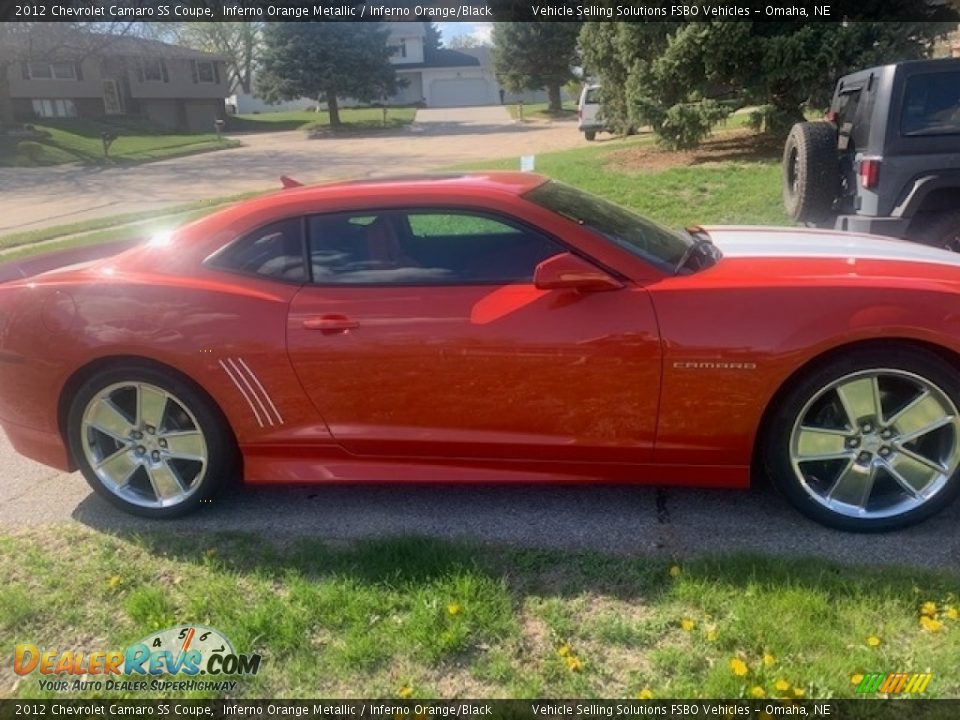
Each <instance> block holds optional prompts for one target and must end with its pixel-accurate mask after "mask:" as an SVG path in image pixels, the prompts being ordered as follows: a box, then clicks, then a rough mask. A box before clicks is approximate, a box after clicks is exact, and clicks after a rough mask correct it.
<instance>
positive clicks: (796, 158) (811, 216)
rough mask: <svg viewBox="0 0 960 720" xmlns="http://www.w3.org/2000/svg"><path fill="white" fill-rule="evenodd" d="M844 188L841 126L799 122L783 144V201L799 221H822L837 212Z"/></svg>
mask: <svg viewBox="0 0 960 720" xmlns="http://www.w3.org/2000/svg"><path fill="white" fill-rule="evenodd" d="M839 189H840V159H839V156H838V154H837V129H836V127H835V126H834V125H833V124H831V123H828V122H803V123H797V124H796V125H794V126H793V128H792V129H791V130H790V134H789V135H788V136H787V143H786V145H785V146H784V148H783V205H784V207H785V208H786V211H787V214H788V215H789V216H790V218H791V219H793V220H794V221H795V222H802V223H813V224H820V223H823V222H824V221H826V220H829V219H830V218H831V217H832V215H833V201H834V199H835V198H836V197H837V192H838V191H839Z"/></svg>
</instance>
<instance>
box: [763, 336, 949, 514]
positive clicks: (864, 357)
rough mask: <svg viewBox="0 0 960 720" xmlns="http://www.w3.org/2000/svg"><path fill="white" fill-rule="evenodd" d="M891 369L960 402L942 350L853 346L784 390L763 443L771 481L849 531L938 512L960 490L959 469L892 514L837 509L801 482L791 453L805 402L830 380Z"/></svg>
mask: <svg viewBox="0 0 960 720" xmlns="http://www.w3.org/2000/svg"><path fill="white" fill-rule="evenodd" d="M877 369H891V370H901V371H905V372H908V373H912V374H914V375H917V376H920V377H921V378H923V379H925V380H926V381H927V382H929V383H931V384H933V385H935V386H936V387H938V388H939V389H940V390H941V391H942V392H943V393H944V394H945V395H946V396H947V397H948V398H950V399H951V400H952V401H953V402H954V403H955V404H956V405H958V406H960V379H958V374H957V371H956V368H954V367H952V366H951V365H949V364H948V363H946V362H945V361H944V360H942V359H941V358H940V357H939V356H937V355H935V354H933V353H930V352H927V351H924V350H921V349H915V348H908V347H899V348H897V347H891V348H889V349H883V350H875V349H871V350H852V351H850V352H849V353H847V354H845V355H842V356H836V357H834V358H832V359H830V360H828V361H826V362H824V363H821V364H819V365H817V366H814V367H812V368H811V369H810V370H809V371H808V372H807V373H806V374H804V375H803V376H801V377H800V378H799V380H798V381H797V382H795V383H794V384H793V386H792V387H791V388H790V389H789V390H788V392H787V393H786V394H785V395H784V397H783V398H782V400H781V402H780V403H779V406H778V407H777V408H776V409H775V411H774V413H775V414H774V415H773V417H772V418H771V422H770V424H769V426H768V429H767V431H766V432H765V435H764V438H763V440H762V442H763V445H762V446H761V449H762V453H763V462H764V469H765V470H766V473H767V475H768V477H769V479H770V480H771V482H772V484H773V485H774V486H775V487H776V488H777V489H778V490H779V491H780V492H781V493H783V495H784V496H786V498H787V499H788V500H789V501H790V503H791V504H792V505H793V506H794V507H795V508H797V510H799V511H800V512H801V513H803V514H804V515H806V516H807V517H809V518H812V519H813V520H816V521H817V522H819V523H821V524H822V525H826V526H827V527H831V528H835V529H838V530H845V531H850V532H882V531H887V530H896V529H899V528H904V527H907V526H909V525H913V524H916V523H918V522H920V521H922V520H925V519H926V518H929V517H930V516H932V515H934V514H936V513H938V512H940V511H941V510H943V509H944V508H945V507H947V506H948V505H949V504H950V503H952V502H953V501H954V500H956V498H957V496H958V495H960V470H958V471H956V472H954V474H953V475H952V476H951V477H950V478H949V479H948V480H947V482H946V484H945V485H944V486H943V487H942V488H941V489H940V490H939V492H937V493H936V494H935V495H933V497H931V498H930V499H928V500H927V501H926V502H924V503H923V504H921V505H920V506H919V507H915V508H913V509H912V510H909V511H907V512H904V513H902V514H899V515H895V516H891V517H879V518H860V517H850V516H848V515H843V514H840V513H838V512H834V511H832V510H830V509H828V508H827V507H825V506H824V505H823V504H821V503H820V502H818V501H817V500H815V499H814V498H813V497H812V496H811V494H810V493H809V492H808V491H807V490H806V489H805V488H804V486H803V485H802V484H801V482H800V480H799V478H798V477H797V473H796V472H795V471H794V468H793V463H792V461H791V455H790V443H791V433H792V431H793V427H794V423H795V422H797V420H798V417H799V415H800V413H801V412H802V411H803V409H804V407H805V406H806V405H807V403H808V402H809V401H810V400H811V399H812V398H813V397H815V395H816V394H817V393H818V392H819V391H820V390H821V389H822V388H824V387H826V386H828V385H829V384H830V383H832V382H834V381H836V380H838V379H840V378H843V377H845V376H847V375H850V374H852V373H857V372H862V371H869V370H877Z"/></svg>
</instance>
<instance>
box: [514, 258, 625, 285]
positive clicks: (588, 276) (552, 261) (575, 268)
mask: <svg viewBox="0 0 960 720" xmlns="http://www.w3.org/2000/svg"><path fill="white" fill-rule="evenodd" d="M533 284H534V285H536V286H537V288H539V289H540V290H582V291H584V292H588V291H590V292H595V291H598V290H619V289H620V288H622V287H623V283H622V282H620V281H619V280H617V279H616V278H614V277H611V276H610V275H608V274H607V273H605V272H604V271H603V270H601V269H600V268H598V267H597V266H596V265H593V264H591V263H589V262H587V261H586V260H584V259H583V258H580V257H577V256H576V255H573V254H571V253H560V254H559V255H554V256H553V257H548V258H547V259H546V260H544V261H543V262H542V263H540V264H539V265H537V269H536V270H534V272H533Z"/></svg>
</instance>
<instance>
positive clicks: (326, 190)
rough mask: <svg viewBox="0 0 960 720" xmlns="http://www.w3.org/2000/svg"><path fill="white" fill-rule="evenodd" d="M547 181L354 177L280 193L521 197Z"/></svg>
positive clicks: (531, 177) (503, 176) (501, 175)
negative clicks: (346, 191)
mask: <svg viewBox="0 0 960 720" xmlns="http://www.w3.org/2000/svg"><path fill="white" fill-rule="evenodd" d="M546 181H547V178H545V177H543V176H542V175H537V174H536V173H530V172H510V171H487V172H473V173H419V174H411V175H392V176H389V175H388V176H384V177H373V178H354V179H350V180H339V181H335V182H331V183H322V184H320V185H305V186H303V187H298V188H290V189H287V190H283V191H282V192H283V194H284V195H286V194H287V193H290V194H291V196H292V195H293V194H296V195H303V196H311V195H313V196H317V197H318V198H319V197H322V196H325V195H335V194H339V193H337V192H336V191H337V190H338V189H340V188H349V190H350V193H351V194H356V193H363V194H366V193H367V192H369V193H371V194H382V193H384V192H390V191H405V190H410V191H414V192H421V191H424V192H430V191H445V190H454V191H468V192H470V191H475V192H478V193H485V192H494V193H507V194H509V195H522V194H523V193H525V192H527V191H529V190H533V188H535V187H537V186H539V185H542V184H543V183H545V182H546Z"/></svg>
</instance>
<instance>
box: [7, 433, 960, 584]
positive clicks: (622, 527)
mask: <svg viewBox="0 0 960 720" xmlns="http://www.w3.org/2000/svg"><path fill="white" fill-rule="evenodd" d="M0 477H2V481H0V531H12V530H14V529H17V528H24V527H29V526H38V525H50V524H63V523H74V522H77V523H81V524H84V525H88V526H90V527H93V528H97V529H99V530H104V531H108V532H113V531H118V530H127V531H131V530H132V531H144V530H155V531H170V532H181V533H192V532H252V533H262V534H263V535H264V536H266V537H271V538H276V539H280V540H284V539H291V538H298V537H316V538H321V539H324V540H332V541H342V540H353V539H361V538H371V537H381V536H390V535H401V534H415V535H426V536H429V537H436V538H444V539H458V538H475V539H479V540H482V541H486V542H491V543H498V544H508V545H517V546H522V547H531V548H560V549H575V550H584V549H588V550H596V551H600V552H614V553H630V554H643V555H649V556H654V557H665V558H671V559H682V558H686V557H691V556H696V555H703V554H709V553H720V552H728V551H753V552H765V553H778V554H782V555H785V556H790V557H796V556H807V555H810V556H819V557H823V558H827V559H830V560H835V561H838V562H862V563H898V564H903V565H920V566H927V567H945V568H957V566H958V562H960V561H958V558H960V502H958V503H954V505H953V506H952V507H951V508H949V509H948V510H947V511H946V512H944V513H941V514H940V515H939V516H937V517H935V518H933V519H932V520H929V521H927V522H925V523H923V524H921V525H919V526H917V527H914V528H911V529H909V530H906V531H903V532H898V533H889V534H885V535H851V534H845V533H840V532H836V531H833V530H827V529H825V528H822V527H820V526H819V525H816V524H814V523H813V522H810V521H809V520H806V519H805V518H803V517H801V516H800V515H798V514H797V513H796V512H794V511H793V509H792V508H790V507H789V506H788V505H787V504H786V502H785V501H784V500H783V499H781V498H780V497H779V496H778V495H776V494H774V493H772V492H771V491H769V490H766V489H761V490H754V491H750V492H742V491H704V490H689V489H681V488H676V489H669V490H662V489H656V488H646V487H630V486H623V485H620V486H609V485H564V486H549V485H547V486H544V485H518V486H503V485H500V486H487V485H477V486H465V485H450V486H443V485H429V486H418V485H377V484H367V485H326V486H315V487H309V488H306V487H290V488H271V489H236V490H231V491H229V492H228V493H226V495H225V496H224V497H222V498H218V499H217V500H216V501H215V502H214V503H213V505H211V506H210V507H205V508H204V509H203V510H202V511H200V512H198V513H196V514H194V515H191V516H188V517H186V518H182V519H179V520H172V521H151V520H144V519H142V518H135V517H132V516H130V515H126V514H124V513H122V512H120V511H119V510H116V509H114V508H113V506H111V505H109V504H108V503H106V502H104V501H103V500H101V499H100V498H99V497H98V496H95V495H93V494H92V492H91V491H90V489H89V487H88V486H87V484H86V482H84V480H83V478H82V477H81V476H80V475H79V474H77V473H75V474H72V475H64V474H62V473H58V472H57V471H55V470H51V469H49V468H45V467H43V466H41V465H37V464H36V463H34V462H31V461H29V460H26V459H24V458H21V457H19V456H18V455H16V454H15V453H14V452H13V450H12V449H11V447H10V444H9V442H8V441H7V439H6V438H5V437H4V436H3V435H2V433H0Z"/></svg>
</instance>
